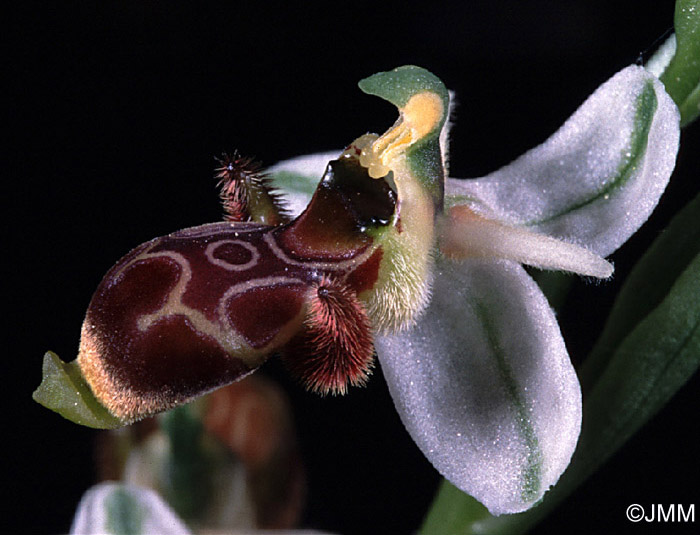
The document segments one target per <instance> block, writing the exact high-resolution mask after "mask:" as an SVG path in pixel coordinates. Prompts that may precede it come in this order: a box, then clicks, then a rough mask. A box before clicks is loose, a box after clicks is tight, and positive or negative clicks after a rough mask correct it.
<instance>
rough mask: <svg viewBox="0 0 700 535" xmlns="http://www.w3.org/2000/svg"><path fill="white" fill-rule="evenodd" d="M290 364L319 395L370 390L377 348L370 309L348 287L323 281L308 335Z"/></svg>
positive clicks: (293, 348) (291, 351)
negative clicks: (351, 389) (359, 388)
mask: <svg viewBox="0 0 700 535" xmlns="http://www.w3.org/2000/svg"><path fill="white" fill-rule="evenodd" d="M284 359H285V362H286V363H287V366H288V367H289V369H290V371H291V372H292V374H294V375H296V376H297V377H299V378H300V380H301V381H302V382H303V383H304V385H305V386H306V387H307V388H308V389H309V390H312V391H314V392H317V393H319V394H328V393H331V394H345V393H346V392H347V389H348V385H353V386H361V385H364V384H365V383H366V381H367V379H368V377H369V375H370V374H371V372H372V366H373V363H374V347H373V345H372V333H371V327H370V323H369V319H368V318H367V314H366V312H365V309H364V306H363V305H362V303H361V302H360V301H359V300H358V299H357V296H356V295H355V293H354V292H353V291H352V290H350V289H349V288H347V287H346V286H344V285H342V284H340V283H338V282H336V281H333V280H332V279H330V278H323V279H322V280H321V281H320V282H319V283H318V284H316V285H315V286H314V289H313V294H312V296H311V300H310V303H309V311H308V315H307V318H306V321H305V330H304V332H303V334H302V335H300V336H299V337H297V338H296V339H295V340H294V341H293V342H292V343H290V344H289V345H288V346H287V348H286V350H285V353H284Z"/></svg>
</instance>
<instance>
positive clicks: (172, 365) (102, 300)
mask: <svg viewBox="0 0 700 535" xmlns="http://www.w3.org/2000/svg"><path fill="white" fill-rule="evenodd" d="M286 228H287V227H286V226H280V227H267V226H261V225H258V224H251V223H228V222H222V223H212V224H208V225H203V226H200V227H194V228H191V229H185V230H182V231H179V232H176V233H174V234H171V235H168V236H164V237H161V238H156V239H154V240H152V241H150V242H148V243H145V244H143V245H142V246H140V247H138V248H136V249H135V250H133V251H132V252H131V253H129V254H127V255H126V256H125V257H124V258H123V259H122V260H120V261H119V262H118V263H117V264H116V265H115V266H114V267H113V268H112V270H111V271H110V272H109V273H108V274H107V275H106V277H105V278H104V280H103V281H102V283H101V284H100V286H99V287H98V289H97V291H96V292H95V296H94V297H93V302H92V303H91V305H90V308H89V310H88V314H87V316H86V320H85V324H84V326H83V340H82V342H81V353H83V354H85V356H86V357H88V356H89V355H90V354H91V353H92V354H94V353H97V354H99V356H100V358H99V359H94V358H92V359H88V358H85V359H84V361H87V360H89V361H90V363H89V364H86V365H85V366H82V365H81V367H83V371H84V373H86V375H92V381H91V383H92V384H94V385H95V386H97V388H96V389H95V390H96V391H98V392H99V391H100V390H103V391H106V392H119V399H118V400H115V401H113V402H111V400H110V399H103V400H102V401H103V403H105V404H106V405H107V406H108V407H110V408H111V409H112V410H113V411H126V413H133V412H135V411H136V412H138V411H144V410H145V411H147V412H148V411H150V410H151V409H150V408H149V406H150V404H151V403H152V404H154V405H158V404H161V403H162V398H164V397H166V398H168V399H169V402H168V404H169V403H170V402H180V401H182V400H185V399H188V398H189V397H193V396H195V395H198V394H201V393H202V391H206V390H210V389H213V388H216V387H218V386H221V385H223V384H227V383H229V382H231V381H233V380H235V379H237V378H238V377H240V376H242V375H244V374H246V373H248V372H249V371H251V370H253V369H255V368H256V367H257V366H258V365H260V363H261V362H262V361H263V360H264V359H265V358H266V357H267V356H268V355H269V354H270V352H273V351H275V350H277V349H279V348H281V347H282V346H283V345H284V344H286V343H287V342H288V341H289V340H290V339H291V338H292V337H293V336H294V335H295V334H296V333H297V332H298V331H299V330H300V328H301V326H302V323H303V321H304V317H305V313H306V305H307V303H308V301H309V299H310V297H311V292H312V291H314V289H315V287H314V284H318V282H319V281H320V280H321V279H322V278H323V277H324V276H330V277H332V278H333V279H334V280H338V281H341V282H343V283H344V284H346V285H347V286H348V287H349V288H351V289H352V290H354V291H356V292H359V291H361V290H362V287H363V286H364V285H366V284H367V283H368V281H367V280H366V278H367V276H369V277H370V278H371V277H372V274H371V273H366V274H363V276H362V277H357V276H354V277H353V276H352V272H353V270H354V269H355V268H356V267H357V266H360V265H366V264H368V263H367V259H368V258H370V257H371V256H372V255H373V253H374V252H375V251H374V249H373V247H372V246H371V244H368V245H366V246H363V247H360V248H358V249H355V250H354V251H346V252H345V254H344V255H342V257H337V258H328V259H322V260H319V259H318V258H315V259H313V260H309V259H305V258H300V257H298V256H297V255H295V254H294V252H293V251H291V250H289V248H288V247H285V245H284V239H283V233H284V232H285V229H286ZM369 264H373V263H369ZM370 271H371V270H370ZM374 276H375V277H376V273H375V274H374ZM93 356H94V355H93ZM125 370H128V374H126V373H124V372H125ZM105 383H108V384H105ZM101 385H104V386H105V387H106V388H101V387H100V386H101ZM115 387H117V388H115ZM130 396H131V397H133V396H135V397H137V398H138V399H139V402H138V403H139V404H140V405H142V406H139V407H130V406H129V405H130V404H129V401H128V399H129V398H130ZM171 398H172V399H171ZM125 399H127V401H124V400H125ZM149 400H152V401H149Z"/></svg>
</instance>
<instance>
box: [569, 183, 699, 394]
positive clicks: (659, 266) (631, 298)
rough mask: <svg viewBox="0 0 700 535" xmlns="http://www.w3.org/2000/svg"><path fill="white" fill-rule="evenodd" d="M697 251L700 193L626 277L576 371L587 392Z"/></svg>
mask: <svg viewBox="0 0 700 535" xmlns="http://www.w3.org/2000/svg"><path fill="white" fill-rule="evenodd" d="M699 253H700V195H699V196H697V197H696V198H695V199H693V200H692V201H691V202H690V203H688V204H687V205H686V206H685V207H684V208H683V209H682V210H681V211H680V212H678V214H676V216H675V217H674V218H673V220H672V221H671V223H670V224H669V225H668V227H667V228H666V229H665V230H664V232H663V233H662V234H661V235H660V236H659V237H658V238H657V239H656V240H655V241H654V243H653V244H652V245H651V247H649V249H648V250H647V252H646V253H645V254H644V256H643V257H642V258H641V259H640V260H639V262H638V263H637V265H636V266H635V267H634V269H633V270H632V272H631V273H630V274H629V276H628V277H627V280H626V281H625V284H624V285H623V287H622V289H621V290H620V293H619V294H618V296H617V298H616V300H615V304H614V305H613V308H612V310H611V311H610V315H609V317H608V320H607V322H606V325H605V328H604V329H603V333H602V334H601V336H600V338H599V339H598V341H597V342H596V345H595V346H594V348H593V351H591V354H590V355H589V356H588V358H587V359H586V360H585V362H584V363H583V366H582V367H581V369H580V370H579V378H580V380H581V386H582V388H583V391H584V393H585V392H587V391H589V390H590V389H591V387H592V386H593V384H594V383H595V381H596V380H597V379H598V377H599V376H600V374H601V373H602V370H603V369H604V367H605V366H606V365H607V363H608V362H609V361H610V359H611V357H612V355H613V353H614V352H615V350H616V349H617V347H618V346H619V345H620V343H621V342H622V340H623V339H624V338H625V337H626V336H627V335H628V334H629V333H630V332H631V331H632V329H633V328H634V326H635V325H637V324H638V323H639V322H640V321H641V320H642V319H643V318H644V317H645V316H647V314H649V313H650V312H651V311H652V310H653V309H654V308H656V307H657V306H658V305H659V304H660V303H661V301H662V300H663V299H664V298H665V296H666V295H667V294H668V292H669V291H670V289H671V286H672V285H673V284H674V282H675V281H676V279H677V278H678V277H679V275H680V274H681V273H682V272H683V270H684V269H685V268H686V267H687V266H688V264H689V263H690V262H691V260H692V259H693V258H694V257H695V256H696V255H698V254H699Z"/></svg>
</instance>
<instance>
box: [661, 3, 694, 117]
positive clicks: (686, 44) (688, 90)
mask: <svg viewBox="0 0 700 535" xmlns="http://www.w3.org/2000/svg"><path fill="white" fill-rule="evenodd" d="M673 24H674V27H675V32H676V54H675V55H674V56H673V59H672V60H671V62H670V63H669V65H668V67H667V68H666V70H665V71H664V73H663V74H662V75H661V81H662V82H663V84H664V86H665V88H666V91H667V92H668V94H669V95H671V98H673V101H674V102H675V103H676V105H677V106H678V109H679V110H680V112H681V126H686V125H688V124H690V123H691V122H692V121H693V120H695V119H696V118H697V117H698V114H700V0H678V1H677V2H676V11H675V15H674V19H673Z"/></svg>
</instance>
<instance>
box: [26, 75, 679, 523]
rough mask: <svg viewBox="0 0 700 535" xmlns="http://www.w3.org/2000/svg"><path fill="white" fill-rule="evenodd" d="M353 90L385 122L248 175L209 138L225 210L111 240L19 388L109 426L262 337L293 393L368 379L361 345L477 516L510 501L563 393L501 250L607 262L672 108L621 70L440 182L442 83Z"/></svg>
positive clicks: (552, 344) (250, 352)
mask: <svg viewBox="0 0 700 535" xmlns="http://www.w3.org/2000/svg"><path fill="white" fill-rule="evenodd" d="M360 87H361V89H362V90H363V91H365V92H366V93H369V94H372V95H376V96H379V97H381V98H384V99H385V100H388V101H389V102H391V103H392V104H394V105H395V106H396V107H397V108H398V109H399V112H400V117H399V119H398V120H397V122H396V123H395V124H394V126H392V127H391V128H390V129H389V130H388V131H387V132H386V133H384V134H383V135H381V136H377V135H374V134H367V135H363V136H361V137H359V138H358V139H356V140H355V141H354V142H352V143H351V144H350V145H348V147H347V148H346V149H345V150H343V151H339V152H337V153H334V154H332V155H329V154H323V155H312V156H308V157H302V158H300V159H296V160H291V161H289V162H283V163H281V164H278V165H276V166H274V167H272V168H271V169H269V171H268V173H267V174H262V173H260V172H258V170H257V169H256V168H255V167H254V166H252V164H251V163H250V162H248V161H247V160H245V159H242V158H240V157H238V156H233V157H225V158H224V159H223V160H222V165H221V168H220V169H219V177H220V178H221V181H222V198H223V200H224V208H225V211H226V218H227V219H228V222H224V223H212V224H209V225H203V226H200V227H195V228H192V229H185V230H182V231H179V232H176V233H173V234H171V235H169V236H165V237H162V238H156V239H154V240H152V241H151V242H147V243H145V244H143V245H141V246H139V247H137V248H136V249H134V250H133V251H132V252H130V253H129V254H127V255H126V256H125V257H124V258H123V259H121V260H120V261H119V262H118V263H117V264H116V265H115V266H114V268H112V270H110V272H109V273H108V274H107V275H106V276H105V278H104V279H103V282H102V283H101V284H100V286H99V287H98V290H97V291H96V293H95V296H94V297H93V300H92V302H91V304H90V307H89V308H88V312H87V314H86V319H85V322H84V324H83V330H82V338H81V347H80V352H79V356H78V359H77V362H73V363H69V364H64V363H62V362H61V361H60V360H58V358H57V357H55V355H48V356H47V358H46V359H45V362H44V382H43V383H42V385H41V387H40V388H39V389H38V390H37V392H36V393H35V399H37V400H38V401H40V402H41V403H43V404H45V405H46V406H48V407H50V408H52V409H54V410H57V411H58V412H61V413H62V414H64V415H66V416H67V417H70V418H72V419H74V420H76V421H79V422H80V423H85V424H87V425H93V426H98V427H109V426H117V425H124V424H126V423H129V422H132V421H135V420H137V419H140V418H142V417H144V416H147V415H150V414H153V413H156V412H159V411H163V410H167V409H169V408H171V407H173V406H175V405H178V404H181V403H185V402H187V401H189V400H191V399H193V398H194V397H196V396H199V395H201V394H203V393H206V392H208V391H210V390H212V389H214V388H217V387H219V386H222V385H223V384H226V383H228V382H231V381H233V380H236V379H238V378H240V377H242V376H244V375H246V374H247V373H250V372H251V371H253V370H254V369H256V368H257V367H258V366H260V365H261V364H262V362H264V360H265V359H266V358H267V357H268V356H269V355H270V354H272V353H281V354H282V355H283V358H284V359H285V361H286V362H287V364H288V366H289V368H290V370H291V371H292V373H294V374H295V375H297V376H298V377H299V378H300V380H301V381H302V382H303V383H304V384H305V385H306V386H307V387H308V388H309V389H310V390H314V391H317V392H320V393H329V392H330V393H337V394H342V393H345V392H346V390H347V387H348V385H361V384H363V383H364V382H365V381H366V380H368V376H369V374H370V372H371V369H372V360H373V353H374V351H373V347H374V349H376V354H377V356H378V358H379V362H380V363H381V367H382V371H383V373H384V376H385V378H386V381H387V383H388V386H389V389H390V392H391V394H392V397H393V399H394V402H395V404H396V407H397V410H398V412H399V414H400V416H401V418H402V420H403V422H404V424H405V425H406V428H407V430H408V432H409V433H410V434H411V436H412V437H413V439H414V440H415V442H416V443H417V445H418V446H419V447H420V448H421V449H422V451H423V452H424V453H425V455H426V456H427V458H428V459H429V460H430V461H431V462H432V463H433V465H434V466H435V467H436V468H437V470H438V471H439V472H440V473H442V474H443V475H444V476H445V477H446V478H447V479H448V480H450V481H451V482H452V483H454V484H455V485H456V486H457V487H458V488H460V489H462V490H463V491H465V492H467V493H468V494H471V495H472V496H474V497H475V498H477V499H478V500H480V501H481V502H482V503H484V505H486V506H487V507H488V508H489V510H490V511H491V512H492V513H493V514H502V513H513V512H518V511H522V510H525V509H528V508H529V507H531V506H532V505H533V504H534V503H536V502H537V501H538V500H539V499H540V498H541V497H542V496H543V494H544V492H546V490H547V489H548V488H549V487H550V486H551V485H553V484H554V483H555V482H556V481H557V479H558V478H559V476H560V475H561V473H562V472H563V471H564V469H565V468H566V466H567V465H568V463H569V460H570V458H571V455H572V453H573V450H574V447H575V445H576V441H577V438H578V434H579V429H580V424H581V393H580V387H579V384H578V380H577V377H576V373H575V371H574V369H573V367H572V365H571V362H570V361H569V358H568V354H567V351H566V347H565V344H564V341H563V339H562V336H561V333H560V331H559V328H558V325H557V322H556V318H555V315H554V313H553V311H552V309H551V307H550V306H549V304H548V302H547V299H546V298H545V296H544V295H543V294H542V292H541V291H540V290H539V289H538V287H537V285H536V283H535V282H534V281H533V280H532V279H531V278H530V277H529V275H527V274H526V272H525V271H524V269H523V268H522V266H521V264H527V265H531V266H535V267H538V268H544V269H555V270H564V271H570V272H575V273H579V274H582V275H585V276H591V277H598V278H602V279H605V278H608V277H609V276H610V275H611V274H612V271H613V269H612V265H611V264H610V263H608V262H607V261H606V260H604V258H603V257H604V256H607V255H609V254H610V253H612V252H613V251H614V250H615V249H616V248H617V247H619V246H620V245H621V244H622V243H624V241H625V240H626V239H627V238H628V237H629V236H630V235H631V234H632V233H633V232H634V231H635V230H636V229H637V228H638V227H639V226H640V225H641V224H642V223H643V222H644V221H645V220H646V219H647V218H648V216H649V214H650V213H651V211H652V210H653V209H654V207H655V205H656V204H657V202H658V199H659V197H660V195H661V194H662V192H663V190H664V187H665V185H666V183H667V181H668V178H669V176H670V174H671V171H672V169H673V166H674V161H675V154H676V151H677V146H678V137H679V133H678V132H679V127H678V124H679V118H678V111H677V109H676V107H675V104H673V102H672V101H671V99H670V98H669V97H668V95H667V94H666V93H665V92H664V89H663V87H662V85H661V84H660V82H659V81H658V80H657V79H656V78H655V77H654V76H652V75H651V74H649V73H648V72H647V71H645V70H644V69H642V68H641V67H634V66H633V67H628V68H627V69H624V70H623V71H621V72H620V73H618V74H617V75H615V76H614V77H613V78H612V79H611V80H610V81H608V82H607V83H605V84H604V85H603V86H601V87H600V88H599V89H598V90H597V91H596V92H595V93H594V94H593V95H592V96H591V97H590V98H589V99H588V100H587V101H586V102H585V103H584V104H583V106H582V107H581V108H580V109H579V110H578V111H577V112H576V113H575V114H574V115H573V117H572V118H571V119H570V120H569V121H568V122H567V123H566V124H565V125H564V126H563V127H562V128H561V129H560V130H559V131H558V132H557V133H556V134H555V135H554V136H552V137H551V138H550V139H549V140H548V141H546V142H545V143H544V144H543V145H541V146H540V147H537V148H536V149H534V150H532V151H530V152H529V153H527V154H526V155H524V156H523V157H521V158H520V159H518V160H516V161H515V162H513V163H512V164H511V165H509V166H507V167H505V168H504V169H502V170H500V171H497V172H496V173H493V174H492V175H489V176H487V177H484V178H481V179H476V180H470V181H460V180H454V179H448V178H446V177H447V157H446V154H447V125H448V116H449V109H450V106H449V93H448V91H447V90H446V88H445V86H444V85H443V84H442V82H441V81H440V80H439V79H438V78H437V77H435V76H434V75H433V74H431V73H429V72H428V71H426V70H424V69H421V68H418V67H413V66H408V67H400V68H398V69H395V70H393V71H389V72H384V73H378V74H375V75H373V76H371V77H370V78H367V79H365V80H363V81H362V82H360ZM329 161H330V163H328V162H329ZM273 187H274V188H276V189H277V192H275V191H273ZM279 192H281V193H282V194H286V197H285V198H286V199H287V200H288V201H289V204H287V205H282V203H280V198H279V195H278V193H279ZM311 194H313V196H310V195H311ZM290 212H291V213H290Z"/></svg>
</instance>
